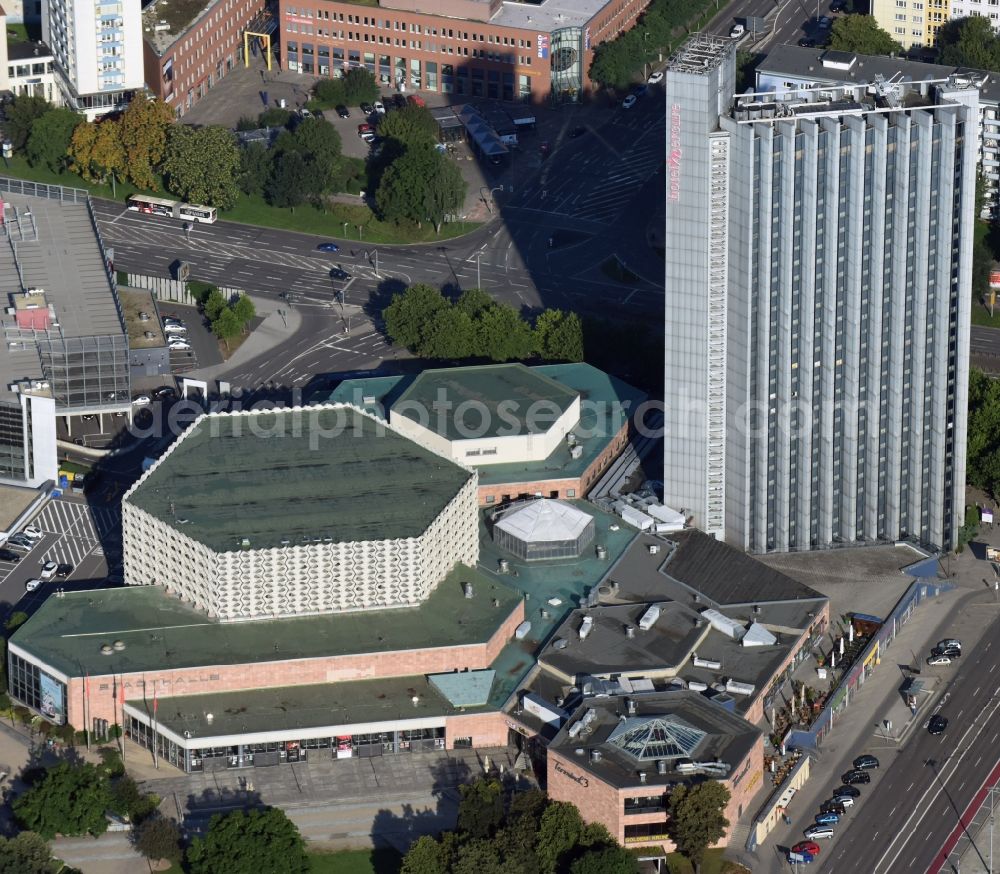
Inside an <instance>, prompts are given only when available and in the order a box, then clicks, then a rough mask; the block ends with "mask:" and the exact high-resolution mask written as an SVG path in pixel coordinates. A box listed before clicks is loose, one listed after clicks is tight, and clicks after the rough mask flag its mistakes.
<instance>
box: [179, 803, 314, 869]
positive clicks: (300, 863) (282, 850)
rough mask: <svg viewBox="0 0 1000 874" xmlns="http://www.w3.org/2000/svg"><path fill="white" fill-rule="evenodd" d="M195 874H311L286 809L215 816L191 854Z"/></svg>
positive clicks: (191, 849) (192, 846) (303, 844)
mask: <svg viewBox="0 0 1000 874" xmlns="http://www.w3.org/2000/svg"><path fill="white" fill-rule="evenodd" d="M187 861H188V869H189V870H190V872H191V874H264V872H269V871H281V872H282V874H307V872H308V871H309V859H308V858H307V857H306V851H305V842H304V841H303V840H302V835H300V834H299V830H298V829H297V828H296V827H295V824H294V823H293V822H292V821H291V820H290V819H289V818H288V817H287V816H286V815H285V812H284V811H283V810H279V809H278V808H275V807H272V808H268V809H267V810H249V811H243V810H234V811H232V812H231V813H227V814H225V815H221V814H217V815H216V816H213V817H212V822H211V824H210V825H209V827H208V832H207V833H206V834H205V836H204V837H203V838H195V839H194V840H193V841H192V842H191V847H190V848H189V849H188V852H187Z"/></svg>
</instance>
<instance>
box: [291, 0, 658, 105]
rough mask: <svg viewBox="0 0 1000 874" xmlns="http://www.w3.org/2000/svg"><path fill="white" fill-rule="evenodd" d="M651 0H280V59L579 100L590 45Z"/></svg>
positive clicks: (396, 84)
mask: <svg viewBox="0 0 1000 874" xmlns="http://www.w3.org/2000/svg"><path fill="white" fill-rule="evenodd" d="M647 5H648V0H577V2H574V3H559V2H557V0H543V2H541V3H537V4H536V3H517V2H506V3H505V2H502V0H438V2H436V3H434V4H433V7H431V8H433V12H430V11H426V10H427V9H428V6H427V4H425V3H420V2H417V0H380V2H379V3H378V5H375V4H370V3H360V2H359V3H351V2H337V0H280V3H279V17H280V28H281V63H282V67H283V68H285V69H288V70H292V71H297V72H300V73H302V74H304V75H310V76H340V75H343V72H344V71H346V70H348V69H350V68H353V67H364V68H365V69H367V70H369V71H370V72H371V73H372V74H373V75H374V76H375V77H376V78H377V79H378V80H379V82H380V83H381V85H382V86H383V87H384V88H396V89H398V90H400V91H407V92H409V91H437V92H441V93H443V94H455V95H463V96H468V97H485V98H495V99H499V100H521V101H534V102H538V101H541V100H546V99H549V98H550V97H553V98H556V99H560V100H575V99H578V98H579V97H580V96H581V95H582V94H586V93H587V92H589V91H590V90H591V88H592V84H591V81H590V78H589V75H588V71H589V69H590V63H591V61H592V60H593V53H594V49H595V48H596V46H598V45H599V44H600V43H602V42H605V41H607V40H610V39H614V38H615V37H616V36H617V35H618V34H620V33H622V32H623V31H626V30H628V29H629V28H631V27H632V26H633V25H634V24H635V21H636V19H637V18H638V16H639V15H640V14H641V13H642V11H643V10H644V9H645V7H646V6H647Z"/></svg>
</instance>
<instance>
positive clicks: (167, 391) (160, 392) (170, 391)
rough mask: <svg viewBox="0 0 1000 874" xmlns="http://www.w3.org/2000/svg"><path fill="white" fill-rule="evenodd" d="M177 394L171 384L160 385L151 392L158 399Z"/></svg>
mask: <svg viewBox="0 0 1000 874" xmlns="http://www.w3.org/2000/svg"><path fill="white" fill-rule="evenodd" d="M176 396H177V392H176V391H175V390H174V388H173V386H170V385H161V386H160V387H159V388H158V389H157V390H156V391H154V392H153V397H154V398H157V399H158V400H161V401H162V400H164V399H166V398H173V397H176Z"/></svg>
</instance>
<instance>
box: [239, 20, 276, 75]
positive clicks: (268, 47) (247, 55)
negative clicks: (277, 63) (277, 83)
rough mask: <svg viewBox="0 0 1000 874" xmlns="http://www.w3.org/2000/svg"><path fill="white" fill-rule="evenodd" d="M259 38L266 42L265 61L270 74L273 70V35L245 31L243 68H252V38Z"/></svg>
mask: <svg viewBox="0 0 1000 874" xmlns="http://www.w3.org/2000/svg"><path fill="white" fill-rule="evenodd" d="M252 36H259V37H260V38H261V39H262V40H263V41H264V60H265V61H267V69H268V72H270V70H271V34H269V33H255V32H254V31H252V30H245V31H243V66H244V67H249V66H250V37H252Z"/></svg>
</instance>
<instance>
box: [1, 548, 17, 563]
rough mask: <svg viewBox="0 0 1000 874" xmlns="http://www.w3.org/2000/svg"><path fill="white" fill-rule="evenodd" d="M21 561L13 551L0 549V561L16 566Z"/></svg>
mask: <svg viewBox="0 0 1000 874" xmlns="http://www.w3.org/2000/svg"><path fill="white" fill-rule="evenodd" d="M20 560H21V556H19V555H18V554H17V553H16V552H14V550H13V549H0V561H9V562H11V563H13V564H17V563H18V562H19V561H20Z"/></svg>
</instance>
